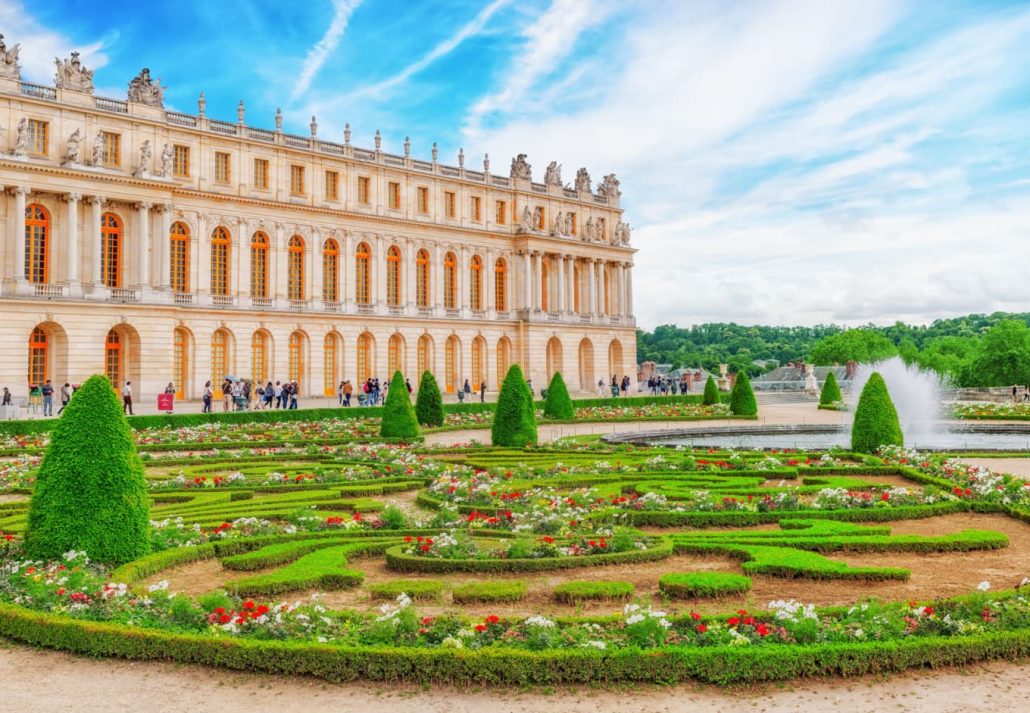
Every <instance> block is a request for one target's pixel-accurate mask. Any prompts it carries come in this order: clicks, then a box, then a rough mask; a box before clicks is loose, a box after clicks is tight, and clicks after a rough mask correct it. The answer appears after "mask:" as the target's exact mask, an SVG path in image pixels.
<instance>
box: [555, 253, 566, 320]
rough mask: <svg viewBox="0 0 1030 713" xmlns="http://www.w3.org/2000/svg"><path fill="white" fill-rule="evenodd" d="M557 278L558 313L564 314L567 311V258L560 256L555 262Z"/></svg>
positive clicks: (556, 304) (556, 305)
mask: <svg viewBox="0 0 1030 713" xmlns="http://www.w3.org/2000/svg"><path fill="white" fill-rule="evenodd" d="M555 267H556V273H557V274H556V277H557V279H556V280H555V282H556V283H557V284H558V289H557V290H556V291H557V293H558V294H557V295H556V297H557V301H556V303H555V307H556V311H557V312H558V313H562V312H564V311H565V256H564V255H559V256H558V257H557V259H556V260H555Z"/></svg>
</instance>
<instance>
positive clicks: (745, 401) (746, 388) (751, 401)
mask: <svg viewBox="0 0 1030 713" xmlns="http://www.w3.org/2000/svg"><path fill="white" fill-rule="evenodd" d="M730 413H732V414H733V415H734V416H757V415H758V402H757V401H755V392H754V390H753V389H752V388H751V380H750V379H748V378H747V373H746V372H743V371H741V372H738V373H737V380H736V381H735V382H734V383H733V393H732V394H730Z"/></svg>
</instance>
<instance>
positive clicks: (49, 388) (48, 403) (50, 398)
mask: <svg viewBox="0 0 1030 713" xmlns="http://www.w3.org/2000/svg"><path fill="white" fill-rule="evenodd" d="M40 393H42V394H43V415H44V416H53V415H54V385H53V384H51V383H50V379H47V380H46V381H45V382H43V388H41V389H40Z"/></svg>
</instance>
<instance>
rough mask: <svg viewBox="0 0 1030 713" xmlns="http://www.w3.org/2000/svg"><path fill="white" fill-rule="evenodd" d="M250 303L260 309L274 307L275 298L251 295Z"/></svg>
mask: <svg viewBox="0 0 1030 713" xmlns="http://www.w3.org/2000/svg"><path fill="white" fill-rule="evenodd" d="M250 304H251V305H252V306H254V307H257V308H258V309H272V307H273V306H275V300H274V299H272V298H271V297H251V298H250Z"/></svg>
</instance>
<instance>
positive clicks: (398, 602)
mask: <svg viewBox="0 0 1030 713" xmlns="http://www.w3.org/2000/svg"><path fill="white" fill-rule="evenodd" d="M248 426H249V425H248ZM260 426H261V428H260V429H259V428H254V429H252V430H249V431H246V432H247V433H248V434H250V435H252V436H253V439H252V440H253V441H255V442H259V443H260V442H264V441H262V438H265V441H267V440H268V439H267V438H266V436H267V435H268V428H269V427H268V425H267V424H260ZM295 426H296V424H293V425H292V426H291V427H290V428H294V427H295ZM262 429H264V430H262ZM202 430H204V431H205V432H206V433H210V432H213V430H215V429H211V430H209V429H202ZM192 433H193V431H192V430H188V431H183V432H180V440H179V441H177V442H175V444H176V446H177V447H176V449H175V450H174V451H169V452H168V454H176V455H175V457H171V456H169V457H163V458H160V459H159V458H153V459H151V460H149V461H147V464H148V479H149V481H148V482H149V484H150V492H151V497H152V501H153V502H152V507H151V519H152V521H153V522H152V545H153V549H154V553H153V554H151V555H148V556H146V557H144V558H143V559H141V560H137V561H136V562H131V563H129V564H128V565H125V566H123V567H121V568H119V569H118V570H114V571H112V570H109V569H107V568H104V567H100V566H97V565H94V564H93V563H90V562H88V561H87V560H86V559H85V557H84V556H83V555H82V554H81V553H74V552H72V553H68V554H67V555H66V556H65V558H64V559H63V560H62V561H60V562H39V561H30V560H27V559H26V558H25V557H24V556H23V555H22V554H21V552H20V548H19V534H20V532H21V527H22V525H23V522H24V504H23V502H19V501H18V500H11V501H7V502H0V533H2V534H0V548H3V565H2V571H0V632H2V633H5V634H7V635H9V636H13V637H14V638H19V639H21V640H25V641H30V642H36V643H45V644H47V645H53V646H58V647H60V648H72V649H76V650H86V651H89V652H91V653H102V654H121V655H146V656H160V657H168V658H178V659H179V660H201V661H203V660H208V659H207V658H205V657H210V660H212V661H215V660H217V661H219V662H220V663H222V664H223V665H229V666H232V667H239V668H242V667H251V668H255V669H257V670H293V671H298V672H305V673H315V674H316V675H323V676H325V677H327V678H333V679H337V678H345V677H349V676H353V675H362V676H369V677H380V678H410V679H412V680H440V679H448V680H480V681H488V682H490V681H493V682H501V681H507V682H519V683H526V682H545V681H574V680H598V679H605V680H676V679H682V678H697V679H701V680H708V681H713V682H719V683H729V682H739V681H749V680H759V679H762V678H784V677H790V676H796V675H811V674H813V673H845V674H847V673H856V672H860V671H863V670H889V669H891V668H897V667H900V666H903V665H925V664H937V663H948V662H954V661H961V660H976V659H978V658H985V657H992V656H999V655H1005V656H1008V655H1012V654H1013V653H1014V652H1017V653H1018V652H1024V653H1025V652H1026V651H1027V650H1028V649H1030V591H1027V590H1026V589H1025V588H1018V587H1017V585H1019V580H1016V581H1006V582H1004V583H1001V584H1000V585H995V587H994V588H992V586H991V585H990V584H989V583H985V584H984V585H983V587H982V589H981V590H974V591H972V592H970V593H969V595H968V596H965V597H960V598H958V599H949V600H937V599H936V598H935V597H933V596H932V595H930V596H927V597H926V598H925V599H920V600H919V601H898V602H869V601H861V599H862V598H861V596H856V601H855V603H854V605H853V606H848V607H844V608H840V607H831V608H828V609H817V608H814V607H812V606H810V605H807V604H805V603H802V602H799V601H795V600H791V599H787V600H786V601H775V600H774V601H771V602H768V603H766V602H758V603H755V604H754V605H753V606H748V607H747V608H746V609H742V610H737V609H733V610H731V611H726V612H723V613H721V614H718V615H713V614H711V613H705V614H702V613H701V612H700V611H699V609H700V607H698V606H697V605H696V604H695V603H693V602H691V601H690V600H680V601H679V602H677V603H675V604H670V603H666V602H665V596H663V595H662V594H660V593H659V592H658V591H657V588H656V589H655V590H654V591H642V590H640V589H639V588H637V590H636V591H635V592H634V589H633V587H632V585H630V586H629V588H628V589H627V587H626V586H625V583H621V584H622V585H623V586H620V587H614V586H610V587H609V586H591V587H586V588H584V587H582V586H581V587H579V588H578V589H573V590H572V591H579V590H583V591H596V592H599V593H600V594H597V595H596V596H598V597H601V601H607V602H608V603H607V605H605V606H607V608H608V609H607V611H606V612H605V613H604V614H603V615H592V616H583V615H577V611H576V607H578V606H579V604H578V603H577V601H579V600H577V598H576V597H575V596H572V595H571V594H570V595H567V599H562V598H560V597H557V595H556V599H555V601H556V602H558V604H556V606H566V607H567V612H566V613H564V614H562V615H554V614H548V615H544V614H537V615H530V616H519V617H512V616H506V615H500V614H496V613H492V612H491V611H490V608H491V606H494V605H491V604H490V603H488V602H490V601H497V602H502V601H511V600H512V598H515V599H519V598H524V597H525V596H526V591H527V587H526V584H529V585H530V587H529V588H530V589H533V587H535V586H536V585H535V582H536V580H537V578H539V577H541V576H542V575H541V574H540V573H545V572H556V571H563V570H565V569H568V568H570V567H573V568H578V569H580V570H582V568H583V567H587V568H590V569H591V570H594V571H602V572H603V571H604V569H605V568H608V567H617V566H619V565H618V563H619V562H622V561H633V562H639V563H643V566H647V563H655V562H657V564H654V565H653V566H654V567H656V569H660V568H661V564H660V562H661V560H663V559H667V558H669V557H673V556H676V555H677V553H692V554H695V555H701V556H708V555H712V556H718V557H723V556H729V557H730V558H732V559H735V560H737V561H739V562H740V569H739V570H738V572H739V571H742V572H743V573H744V574H747V575H750V576H751V577H774V578H775V577H779V578H782V577H790V578H797V577H801V578H811V579H813V580H817V579H824V578H840V579H842V580H845V581H851V580H855V579H857V580H859V581H861V580H864V579H868V580H879V579H885V578H886V579H890V578H904V577H905V576H906V571H905V570H904V568H897V567H893V568H892V567H887V566H871V567H864V566H853V565H851V564H849V563H848V562H846V561H844V560H841V559H839V557H840V556H841V555H842V554H843V555H847V554H848V553H900V552H918V553H937V555H936V556H941V557H946V556H948V553H951V552H963V551H970V550H983V551H987V550H995V549H1004V548H1005V547H1006V546H1008V544H1009V542H1008V539H1007V538H1006V537H1005V536H1004V535H1003V534H1000V533H997V532H992V531H990V530H977V529H966V530H961V531H955V532H942V533H940V534H939V535H933V536H930V535H926V536H922V535H896V534H893V533H892V525H891V523H892V522H893V521H904V520H908V519H911V518H923V517H934V516H935V515H938V514H944V513H954V512H992V513H1004V514H1007V515H1010V516H1013V517H1015V518H1021V519H1026V515H1027V513H1028V512H1030V494H1028V490H1027V487H1026V485H1025V484H1024V483H1022V482H1021V481H1015V480H1013V479H1011V478H1007V477H1005V476H1000V475H995V474H993V473H990V472H989V471H986V470H985V469H977V468H971V467H967V466H962V465H961V464H960V463H958V462H957V461H955V460H953V459H948V458H946V457H943V456H933V457H928V456H924V455H921V454H918V453H913V452H908V451H904V450H901V449H892V450H888V451H886V452H884V453H882V454H881V456H880V457H860V456H855V455H852V454H848V453H843V452H842V453H830V454H810V453H792V452H786V453H782V452H781V453H751V452H738V453H733V452H715V451H713V452H708V451H687V450H672V449H649V448H640V447H633V446H618V447H612V446H606V445H603V444H597V443H589V442H584V441H572V442H567V443H562V444H558V445H556V446H552V447H547V448H536V449H529V450H526V451H510V450H506V449H492V448H486V447H473V448H469V449H466V450H462V451H453V450H450V451H441V450H435V449H422V448H418V447H409V446H401V445H398V444H384V443H371V442H360V441H358V440H354V439H353V438H352V439H351V440H349V441H347V442H342V443H339V444H326V443H325V442H324V441H325V440H327V438H326V431H324V430H322V429H321V428H311V429H307V428H303V427H297V428H295V429H294V430H291V431H289V438H290V441H289V443H290V447H289V451H288V452H282V451H269V452H260V449H259V448H255V447H253V446H249V447H248V446H243V447H239V448H235V447H232V444H237V443H243V442H246V441H247V439H246V438H241V437H240V435H241V433H242V431H241V433H233V434H232V435H231V437H230V438H229V439H228V440H226V441H223V443H227V444H230V447H220V448H219V449H218V452H217V453H216V454H213V453H211V452H210V451H208V452H206V453H204V454H203V455H197V453H199V452H200V451H201V450H203V449H202V448H201V447H200V445H201V444H208V443H210V441H208V440H204V439H205V438H206V436H198V437H199V438H200V439H201V440H199V441H197V442H192V441H190V440H189V438H190V437H192V435H191V434H192ZM294 441H296V442H294ZM24 448H25V449H30V448H32V446H31V445H25V446H24ZM191 451H193V452H194V455H193V456H190V455H189V453H190V452H191ZM14 455H15V457H16V458H17V460H15V461H9V462H8V465H12V464H14V463H17V464H18V465H17V466H15V467H17V468H19V469H20V471H19V474H18V475H17V476H16V477H15V476H12V477H9V478H8V481H6V482H9V483H10V484H11V485H10V486H9V489H10V488H11V487H13V488H15V489H16V490H14V491H13V492H19V490H17V489H20V490H21V491H24V490H25V489H27V488H31V484H32V469H33V468H34V466H35V465H36V464H35V463H33V461H32V460H31V456H29V455H27V454H26V453H24V452H23V453H21V454H14ZM162 455H167V454H162ZM901 482H903V483H904V484H903V485H902V484H900V483H901ZM391 498H401V499H404V504H405V505H406V507H404V508H401V507H398V506H397V505H394V504H388V503H387V500H389V499H391ZM416 498H417V501H418V505H419V506H420V507H416V505H415V500H416ZM757 524H766V525H771V526H773V529H754V528H752V527H751V526H752V525H757ZM710 525H720V526H723V527H721V528H718V529H712V528H709V527H708V526H710ZM699 527H700V528H703V529H696V528H699ZM642 528H643V529H642ZM620 558H625V559H620ZM370 559H373V560H374V559H384V560H385V561H386V564H387V568H389V569H392V570H394V571H396V572H397V573H398V575H397V576H399V577H405V576H407V577H410V578H411V580H410V581H417V582H422V583H424V584H423V585H422V586H419V587H417V588H416V587H414V586H413V587H412V588H413V589H418V590H419V591H412V592H406V591H404V589H403V584H401V585H395V586H394V587H392V588H385V589H383V588H380V589H375V591H376V592H377V594H376V595H375V597H374V598H375V599H378V601H379V602H381V601H382V599H381V597H383V596H391V597H393V598H392V599H388V600H387V603H385V604H379V603H377V604H374V605H371V604H370V605H369V606H371V608H369V607H368V606H365V607H356V608H355V607H351V608H347V609H335V608H331V607H328V606H326V605H325V604H324V603H322V600H320V599H319V598H318V597H317V596H316V597H314V598H312V596H311V593H312V590H320V591H325V592H331V591H333V590H337V589H355V588H361V587H363V586H366V585H365V575H364V569H363V568H366V565H365V563H366V562H368V561H369V560H370ZM205 560H210V561H213V562H218V563H219V564H220V567H221V569H222V571H223V572H225V573H226V576H225V578H224V580H223V582H222V583H221V586H215V587H212V588H211V590H210V591H208V592H207V593H204V594H201V595H199V596H187V595H185V594H182V593H176V588H175V586H174V584H169V583H168V582H173V583H174V581H175V572H176V568H177V567H180V566H182V565H185V564H186V563H189V562H197V561H205ZM498 573H502V574H504V575H507V574H508V573H512V574H515V573H517V574H515V576H518V577H519V580H518V581H515V580H510V579H506V578H502V579H500V580H497V579H495V577H496V575H497V574H498ZM453 576H460V577H463V578H464V579H461V580H458V581H452V580H451V579H450V578H451V577H453ZM427 577H430V579H427ZM435 577H442V578H443V579H442V580H440V579H432V578H435ZM155 578H166V579H165V580H164V581H162V580H161V579H157V580H156V581H154V580H155ZM592 581H593V580H592ZM144 582H149V583H148V584H143V583H144ZM466 584H468V585H471V584H475V585H476V591H475V592H474V593H473V592H472V591H471V589H470V590H469V591H468V592H465V591H464V590H463V591H461V592H459V589H462V588H463V587H466ZM611 584H612V585H615V584H617V583H615V582H613V583H611ZM367 586H368V589H369V590H370V591H372V590H373V589H374V588H375V586H376V585H367ZM396 586H401V589H400V590H398V589H396ZM1000 587H1004V589H1003V590H1002V591H995V589H997V588H1000ZM466 588H467V587H466ZM452 591H453V594H452ZM698 591H702V590H700V589H699V590H698ZM419 592H423V593H425V592H428V593H429V594H425V596H427V597H429V598H430V599H433V600H438V602H437V604H436V605H434V606H435V609H434V610H433V611H432V612H431V613H426V612H425V611H424V606H423V605H422V604H418V603H416V602H415V601H413V598H412V597H409V594H410V595H413V596H414V595H418V594H419ZM606 592H619V594H617V595H616V596H613V597H612V598H611V599H610V600H605V599H604V597H603V595H604V593H606ZM627 592H628V593H627ZM459 594H460V596H459ZM581 596H587V595H585V594H584V595H581ZM449 597H453V600H449V599H448V598H449ZM493 597H496V598H493ZM627 597H629V598H630V601H628V602H627V601H626V598H627ZM634 597H635V598H634ZM370 598H373V597H370ZM620 599H621V600H622V601H619V600H620ZM460 602H466V603H460ZM562 602H565V603H564V604H563V603H562ZM43 631H48V632H50V633H49V634H48V635H46V636H44V634H42V633H40V632H43ZM130 642H135V643H130ZM209 645H215V646H217V647H220V650H221V652H222V653H221V654H219V655H218V656H216V655H215V654H214V653H213V652H214V650H215V649H211V648H208V647H209ZM205 652H207V653H205ZM470 652H476V656H475V657H472V658H460V656H467V655H468V654H469V653H470ZM480 652H481V654H482V655H481V656H480ZM359 654H360V656H363V657H364V659H361V658H360V656H359ZM656 656H657V657H658V658H655V657H656ZM456 657H458V658H456ZM361 660H365V661H369V660H375V661H378V662H379V663H378V666H373V665H370V664H368V665H366V664H364V663H361V662H360V661H361ZM856 662H857V663H856Z"/></svg>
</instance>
